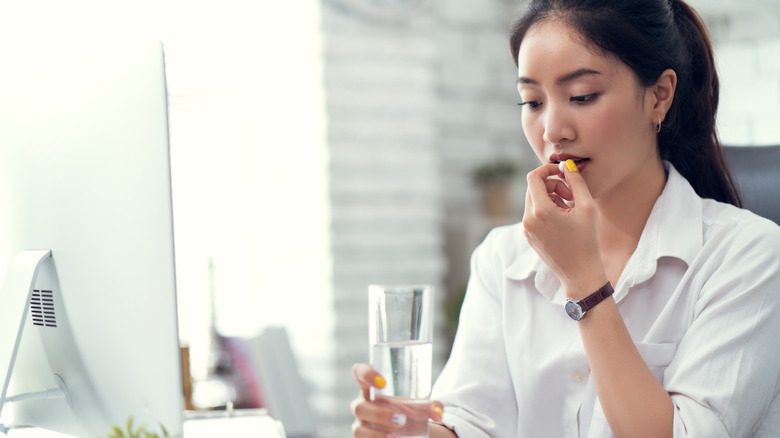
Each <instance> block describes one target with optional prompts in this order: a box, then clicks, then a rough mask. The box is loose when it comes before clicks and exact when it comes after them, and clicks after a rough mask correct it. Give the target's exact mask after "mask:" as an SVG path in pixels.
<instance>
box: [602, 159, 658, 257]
mask: <svg viewBox="0 0 780 438" xmlns="http://www.w3.org/2000/svg"><path fill="white" fill-rule="evenodd" d="M635 176H636V177H635V178H632V179H631V180H630V181H627V182H626V183H625V184H623V185H621V187H620V189H619V190H614V191H613V192H611V193H609V194H605V196H601V197H599V199H597V200H596V205H597V207H598V210H599V229H600V232H601V251H602V257H605V256H607V255H609V254H621V253H622V254H628V255H629V256H630V254H631V253H633V252H634V250H635V249H636V245H637V243H639V238H640V236H641V235H642V230H644V228H645V224H646V223H647V219H648V217H650V212H651V211H652V209H653V205H655V201H656V200H657V199H658V197H659V196H660V195H661V192H662V191H663V189H664V186H665V185H666V174H665V172H664V168H663V163H662V162H661V159H660V158H658V159H657V160H654V162H653V163H652V164H648V165H647V166H643V167H642V168H641V170H640V172H639V173H637V174H636V175H635ZM605 258H606V257H605Z"/></svg>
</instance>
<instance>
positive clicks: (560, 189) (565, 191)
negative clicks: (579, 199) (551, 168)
mask: <svg viewBox="0 0 780 438" xmlns="http://www.w3.org/2000/svg"><path fill="white" fill-rule="evenodd" d="M544 184H545V186H546V187H547V193H555V194H556V195H558V196H560V197H561V198H563V199H566V200H567V201H571V200H573V199H574V195H573V194H572V192H571V189H570V188H569V186H567V185H566V183H565V182H563V181H562V180H560V179H558V178H548V179H546V180H545V181H544Z"/></svg>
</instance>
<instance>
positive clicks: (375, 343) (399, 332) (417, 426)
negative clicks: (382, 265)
mask: <svg viewBox="0 0 780 438" xmlns="http://www.w3.org/2000/svg"><path fill="white" fill-rule="evenodd" d="M368 309H369V310H368V323H369V335H368V338H369V345H370V352H369V354H370V360H371V365H372V366H373V367H374V369H375V370H377V371H378V372H379V374H381V375H382V377H384V379H385V381H386V385H385V387H384V388H382V389H379V388H373V387H372V388H371V400H374V401H376V402H378V403H384V404H387V405H391V406H392V407H393V409H395V410H396V411H398V412H400V413H401V414H402V415H403V417H401V416H398V417H396V418H397V419H398V420H399V422H400V423H403V422H404V421H405V424H404V426H403V428H402V429H400V430H397V432H399V433H400V435H401V436H404V437H414V438H427V437H428V403H429V399H430V396H431V361H432V356H433V347H432V345H433V344H432V342H433V286H430V285H370V286H369V287H368Z"/></svg>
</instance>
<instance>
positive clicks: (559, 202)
mask: <svg viewBox="0 0 780 438" xmlns="http://www.w3.org/2000/svg"><path fill="white" fill-rule="evenodd" d="M549 196H550V199H551V200H552V202H554V203H555V205H557V206H558V207H560V208H569V206H568V205H566V203H565V202H563V199H562V198H561V197H560V196H558V195H557V194H555V193H550V195H549Z"/></svg>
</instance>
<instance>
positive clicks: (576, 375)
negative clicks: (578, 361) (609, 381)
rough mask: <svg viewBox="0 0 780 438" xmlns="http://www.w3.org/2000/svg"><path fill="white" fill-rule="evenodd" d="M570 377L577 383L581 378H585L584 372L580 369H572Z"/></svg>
mask: <svg viewBox="0 0 780 438" xmlns="http://www.w3.org/2000/svg"><path fill="white" fill-rule="evenodd" d="M571 379H572V380H574V381H575V382H577V383H581V382H582V381H583V380H585V373H583V372H582V371H580V370H577V371H574V372H572V373H571Z"/></svg>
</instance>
